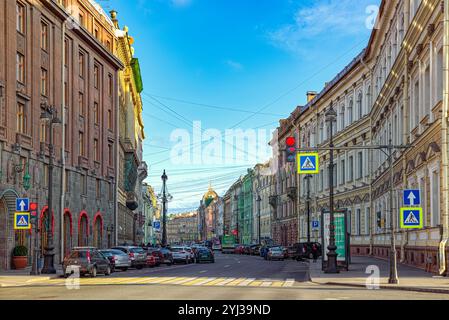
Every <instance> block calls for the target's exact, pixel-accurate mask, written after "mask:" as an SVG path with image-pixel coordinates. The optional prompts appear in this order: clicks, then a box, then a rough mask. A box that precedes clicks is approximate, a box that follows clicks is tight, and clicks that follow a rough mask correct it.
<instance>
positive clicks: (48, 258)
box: [40, 105, 61, 274]
mask: <svg viewBox="0 0 449 320" xmlns="http://www.w3.org/2000/svg"><path fill="white" fill-rule="evenodd" d="M42 107H43V108H44V111H42V113H41V117H40V119H41V121H42V122H43V123H45V124H46V125H48V126H49V128H50V133H49V138H50V141H49V146H48V148H49V164H48V209H47V214H48V216H47V226H46V227H47V246H46V247H45V248H44V249H45V252H44V267H43V268H42V271H41V273H42V274H55V273H56V269H55V267H54V256H55V253H54V245H53V233H52V230H51V220H52V219H51V217H52V212H53V167H54V165H53V158H54V154H53V153H54V142H53V125H57V124H60V123H61V120H60V119H59V118H58V116H57V111H56V108H55V107H54V106H48V105H42Z"/></svg>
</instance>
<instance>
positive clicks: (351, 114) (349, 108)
mask: <svg viewBox="0 0 449 320" xmlns="http://www.w3.org/2000/svg"><path fill="white" fill-rule="evenodd" d="M353 109H354V101H353V100H352V98H351V100H349V106H348V125H351V124H352V121H353Z"/></svg>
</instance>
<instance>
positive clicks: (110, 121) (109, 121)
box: [108, 109, 113, 130]
mask: <svg viewBox="0 0 449 320" xmlns="http://www.w3.org/2000/svg"><path fill="white" fill-rule="evenodd" d="M112 127H113V126H112V110H111V109H109V110H108V129H110V130H112Z"/></svg>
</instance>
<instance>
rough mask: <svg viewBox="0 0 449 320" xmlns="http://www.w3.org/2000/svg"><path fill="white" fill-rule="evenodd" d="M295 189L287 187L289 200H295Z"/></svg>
mask: <svg viewBox="0 0 449 320" xmlns="http://www.w3.org/2000/svg"><path fill="white" fill-rule="evenodd" d="M296 190H297V189H296V187H288V188H287V197H289V198H290V199H291V200H293V201H294V200H296V196H297V194H296Z"/></svg>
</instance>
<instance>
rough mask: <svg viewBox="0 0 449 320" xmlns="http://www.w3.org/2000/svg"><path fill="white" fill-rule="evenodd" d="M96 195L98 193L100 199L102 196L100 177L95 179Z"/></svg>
mask: <svg viewBox="0 0 449 320" xmlns="http://www.w3.org/2000/svg"><path fill="white" fill-rule="evenodd" d="M95 195H96V197H97V199H100V197H101V183H100V179H96V180H95Z"/></svg>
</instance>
